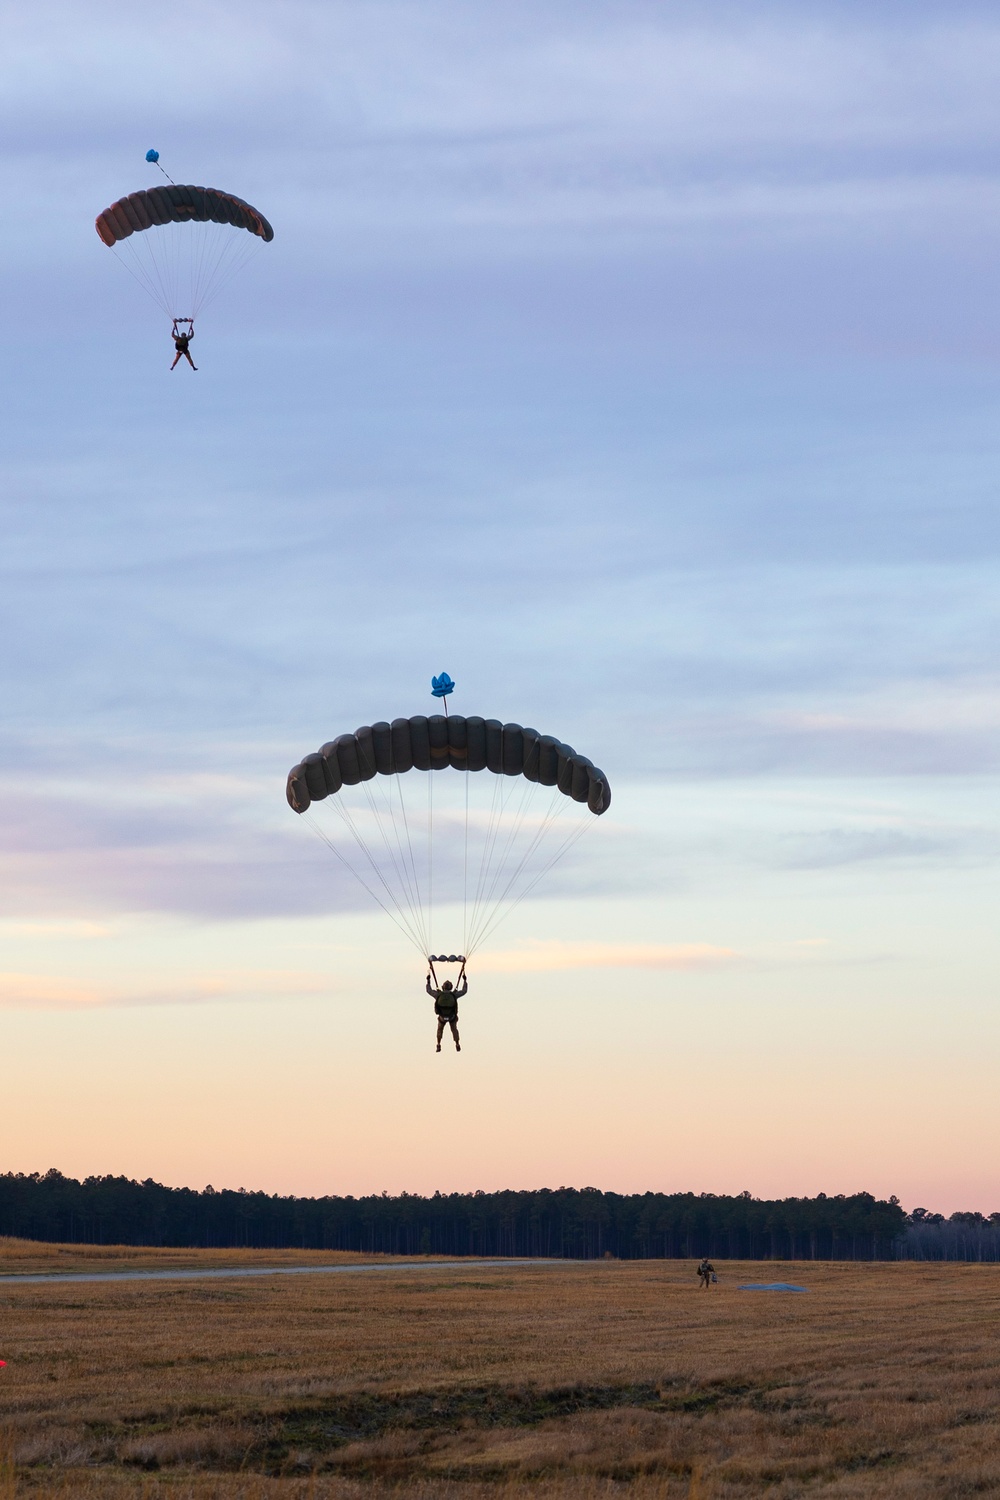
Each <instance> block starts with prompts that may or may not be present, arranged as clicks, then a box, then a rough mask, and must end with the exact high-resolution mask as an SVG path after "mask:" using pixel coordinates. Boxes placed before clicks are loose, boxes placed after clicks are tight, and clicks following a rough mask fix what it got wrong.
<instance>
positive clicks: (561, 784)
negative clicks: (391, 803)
mask: <svg viewBox="0 0 1000 1500" xmlns="http://www.w3.org/2000/svg"><path fill="white" fill-rule="evenodd" d="M447 766H453V767H454V768H455V770H457V771H492V772H494V774H495V775H498V776H524V777H525V778H526V779H527V780H528V781H537V782H539V783H540V784H541V785H542V786H551V787H558V788H559V790H560V791H561V792H562V793H564V795H565V796H567V797H572V799H573V801H574V802H585V803H586V804H587V806H588V808H589V809H590V811H591V812H592V813H596V814H597V815H598V816H600V814H601V813H603V812H606V811H607V809H608V808H609V807H610V806H611V787H610V785H609V784H608V778H607V777H606V776H605V774H604V772H603V771H599V770H598V769H597V767H596V766H595V765H594V763H593V762H592V761H589V760H588V759H587V757H586V756H585V755H578V754H577V752H576V751H575V750H573V749H572V748H571V747H570V746H569V745H564V744H562V743H561V742H560V741H559V740H557V739H555V738H554V737H553V736H552V735H551V734H539V733H538V730H537V729H524V728H522V727H521V725H520V724H501V723H500V720H499V719H479V718H469V719H466V718H463V716H462V715H461V714H450V715H448V716H447V717H445V715H444V714H431V715H430V716H429V717H427V718H425V717H424V715H423V714H414V715H413V717H412V718H410V719H393V721H392V723H391V724H387V723H385V722H382V723H379V724H371V725H365V726H364V727H363V728H361V729H359V730H358V731H357V732H356V733H355V734H341V735H338V736H337V738H336V739H335V740H331V741H330V743H329V744H327V745H324V746H323V748H322V749H321V750H319V751H317V752H316V753H314V754H313V755H307V756H306V757H305V759H304V760H303V761H302V762H301V764H300V765H297V766H293V767H292V769H291V771H290V772H289V773H288V785H287V788H286V796H287V798H288V802H289V805H290V806H291V807H292V808H293V809H294V811H295V812H297V813H302V812H305V811H306V809H307V808H308V807H309V804H310V803H311V802H319V801H321V800H322V798H324V797H329V796H331V795H333V794H334V793H335V792H339V791H340V789H341V787H343V786H356V785H357V784H358V782H360V781H370V780H371V779H372V777H373V776H376V775H378V776H395V775H399V774H401V773H402V772H404V771H411V770H417V771H437V770H444V769H445V767H447Z"/></svg>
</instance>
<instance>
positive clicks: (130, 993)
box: [0, 969, 339, 1010]
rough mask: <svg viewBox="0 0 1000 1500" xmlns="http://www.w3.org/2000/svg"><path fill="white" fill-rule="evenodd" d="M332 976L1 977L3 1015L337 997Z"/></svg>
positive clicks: (279, 972) (268, 972)
mask: <svg viewBox="0 0 1000 1500" xmlns="http://www.w3.org/2000/svg"><path fill="white" fill-rule="evenodd" d="M338 988H339V986H338V982H337V980H336V978H334V977H331V975H329V974H323V973H318V972H314V971H310V970H302V969H261V970H257V969H245V970H233V969H227V970H225V971H224V972H220V973H215V974H208V975H201V976H190V975H184V974H180V975H178V976H177V977H176V978H174V979H172V980H171V981H170V982H169V983H162V984H160V985H147V983H146V982H145V981H144V980H138V981H136V982H134V983H132V984H129V983H127V982H123V981H117V982H113V983H101V984H93V985H88V984H79V983H76V982H74V981H72V980H67V979H63V978H60V977H57V976H52V975H46V974H30V973H25V974H18V973H0V1010H99V1009H109V1008H114V1007H132V1006H146V1005H197V1004H204V1003H206V1002H208V1001H217V1000H233V1001H237V1000H260V999H268V1000H287V999H291V998H293V997H295V998H300V997H303V996H309V995H326V994H333V993H337V991H338Z"/></svg>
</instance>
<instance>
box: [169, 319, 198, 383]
mask: <svg viewBox="0 0 1000 1500" xmlns="http://www.w3.org/2000/svg"><path fill="white" fill-rule="evenodd" d="M181 323H186V324H187V332H186V333H183V332H182V331H181V328H180V326H179V325H180V324H181ZM171 337H172V338H173V341H174V348H175V349H176V350H177V353H176V354H175V355H174V364H173V365H171V366H170V368H171V369H173V368H174V365H176V363H177V361H178V360H179V359H180V358H181V356H182V355H183V357H184V358H185V359H186V360H187V362H188V364H189V365H190V366H191V368H192V370H197V368H198V366H197V365H196V364H195V362H194V360H193V359H192V358H191V350H190V349H189V347H188V345H189V344H190V343H191V340H192V339H193V338H194V323H193V322H192V321H191V319H190V318H175V319H174V327H173V333H172V335H171Z"/></svg>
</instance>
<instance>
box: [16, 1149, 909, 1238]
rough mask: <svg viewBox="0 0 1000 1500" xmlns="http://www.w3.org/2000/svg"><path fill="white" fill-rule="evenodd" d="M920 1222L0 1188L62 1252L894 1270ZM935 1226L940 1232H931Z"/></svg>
mask: <svg viewBox="0 0 1000 1500" xmlns="http://www.w3.org/2000/svg"><path fill="white" fill-rule="evenodd" d="M907 1227H908V1224H907V1218H906V1215H905V1214H904V1212H903V1210H902V1208H901V1207H900V1205H899V1203H898V1202H897V1200H896V1199H895V1198H892V1199H889V1200H888V1201H884V1200H878V1199H876V1198H874V1197H873V1196H872V1195H871V1194H869V1193H854V1194H852V1195H850V1196H847V1197H845V1196H837V1197H827V1196H826V1195H825V1194H822V1193H821V1194H819V1195H818V1196H817V1197H815V1198H784V1199H779V1200H768V1199H761V1198H754V1197H752V1196H751V1195H750V1193H748V1192H745V1193H740V1194H738V1195H737V1196H735V1197H725V1196H716V1195H714V1194H710V1193H701V1194H696V1193H635V1194H621V1193H606V1192H601V1191H600V1190H599V1189H597V1188H579V1189H577V1188H565V1187H562V1188H556V1189H546V1188H543V1189H538V1190H533V1191H524V1192H517V1191H506V1192H497V1193H484V1192H476V1193H447V1194H443V1193H435V1194H434V1195H433V1196H431V1197H420V1196H417V1195H415V1194H409V1193H403V1194H401V1195H400V1196H399V1197H390V1196H389V1195H388V1194H385V1193H383V1194H380V1195H378V1196H374V1195H373V1196H371V1197H363V1198H353V1197H343V1198H342V1197H333V1196H330V1197H322V1198H297V1197H282V1196H277V1195H269V1194H267V1193H262V1192H248V1191H247V1190H246V1189H244V1188H240V1189H239V1190H238V1191H231V1190H225V1191H216V1190H215V1189H214V1188H213V1187H211V1186H209V1187H206V1188H205V1189H204V1190H203V1191H201V1192H198V1191H196V1190H194V1189H192V1188H171V1187H164V1186H163V1185H162V1184H160V1183H157V1182H153V1181H150V1180H147V1181H145V1182H135V1181H133V1180H131V1179H129V1178H126V1177H110V1176H108V1177H88V1178H87V1179H86V1180H85V1181H83V1182H80V1181H77V1180H76V1179H75V1178H72V1177H65V1176H63V1174H62V1173H61V1172H58V1171H55V1170H51V1171H49V1172H46V1173H44V1174H41V1173H30V1174H24V1173H6V1174H3V1175H0V1234H4V1235H12V1236H18V1237H21V1238H24V1239H34V1240H47V1241H58V1242H60V1243H84V1244H120V1245H164V1246H185V1247H192V1248H194V1247H237V1246H247V1247H253V1248H258V1249H260V1248H263V1249H278V1248H287V1247H297V1248H302V1249H314V1250H355V1251H361V1252H364V1253H370V1254H371V1253H374V1254H379V1253H381V1254H390V1255H484V1256H561V1257H569V1258H573V1259H584V1260H586V1259H593V1258H595V1257H600V1256H604V1255H611V1256H615V1257H617V1258H619V1259H623V1260H625V1259H628V1260H632V1259H650V1258H660V1257H664V1258H672V1257H691V1256H698V1257H700V1256H702V1255H709V1256H714V1257H717V1258H721V1259H726V1258H735V1259H758V1258H764V1259H817V1260H885V1259H894V1258H896V1256H897V1255H898V1254H899V1247H900V1242H901V1241H902V1240H904V1239H905V1236H906V1232H907ZM931 1227H933V1226H928V1228H931Z"/></svg>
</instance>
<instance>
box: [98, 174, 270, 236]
mask: <svg viewBox="0 0 1000 1500" xmlns="http://www.w3.org/2000/svg"><path fill="white" fill-rule="evenodd" d="M192 219H193V220H196V221H197V222H199V223H202V224H204V223H207V222H209V221H211V222H212V223H214V224H232V225H233V227H234V228H236V229H247V230H249V231H250V233H251V234H256V235H259V236H260V238H261V239H262V240H265V241H269V240H273V239H274V230H273V229H272V228H271V226H270V224H269V223H268V222H267V220H266V219H265V218H264V215H263V214H262V213H259V212H258V211H257V209H255V208H253V207H252V205H251V204H249V203H244V201H243V199H242V198H237V197H235V196H234V195H233V194H232V193H224V192H221V191H220V189H219V188H205V187H190V186H185V185H183V184H180V183H176V182H169V183H168V182H165V183H163V185H162V186H161V187H153V188H145V189H143V190H142V191H141V192H138V193H129V194H128V196H127V197H126V198H119V199H118V202H117V203H112V205H111V207H110V208H106V209H105V210H104V212H103V213H102V214H98V216H97V220H96V224H95V228H96V229H97V232H98V234H99V235H100V236H101V239H102V240H103V241H104V243H105V244H106V245H109V246H110V245H116V244H117V243H118V242H119V241H120V240H125V239H128V237H129V235H132V234H135V233H136V231H137V230H141V229H152V228H154V227H155V226H156V225H157V224H183V223H186V222H187V221H189V220H192Z"/></svg>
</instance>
